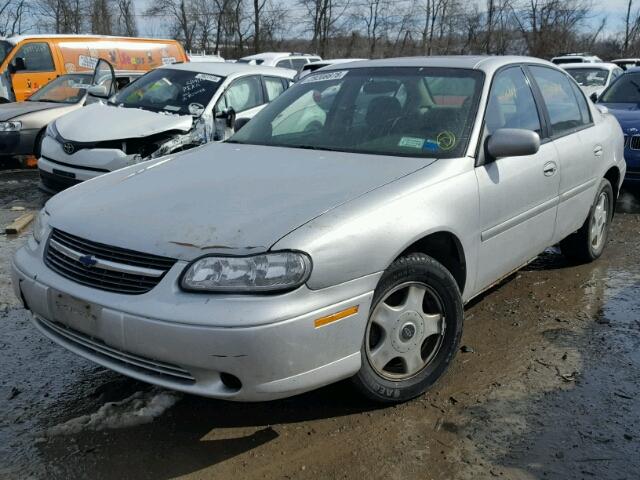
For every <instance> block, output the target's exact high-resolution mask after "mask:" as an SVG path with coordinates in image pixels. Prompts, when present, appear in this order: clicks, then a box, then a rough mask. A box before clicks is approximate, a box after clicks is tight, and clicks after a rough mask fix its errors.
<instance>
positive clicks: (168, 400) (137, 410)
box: [47, 389, 182, 436]
mask: <svg viewBox="0 0 640 480" xmlns="http://www.w3.org/2000/svg"><path fill="white" fill-rule="evenodd" d="M180 398H182V396H181V395H180V394H178V393H177V392H171V391H166V390H160V389H152V390H149V391H146V392H136V393H134V394H133V395H131V396H130V397H127V398H125V399H124V400H120V401H118V402H108V403H105V404H104V405H102V406H101V407H100V408H99V409H98V411H97V412H94V413H91V414H88V415H82V416H80V417H76V418H73V419H71V420H68V421H66V422H64V423H61V424H59V425H56V426H55V427H52V428H50V429H49V430H48V432H47V433H48V435H50V436H53V435H73V434H75V433H80V432H82V431H85V430H95V431H99V430H107V429H114V428H127V427H134V426H136V425H142V424H145V423H151V422H152V421H153V419H154V418H157V417H159V416H160V415H162V414H163V413H164V412H166V411H167V410H168V409H169V408H171V407H172V406H173V405H174V404H175V403H176V402H177V401H178V400H180Z"/></svg>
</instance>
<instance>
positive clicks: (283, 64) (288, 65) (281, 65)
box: [276, 58, 293, 68]
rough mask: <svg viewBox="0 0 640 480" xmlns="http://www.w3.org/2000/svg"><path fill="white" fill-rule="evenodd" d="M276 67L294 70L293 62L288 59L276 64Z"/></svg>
mask: <svg viewBox="0 0 640 480" xmlns="http://www.w3.org/2000/svg"><path fill="white" fill-rule="evenodd" d="M276 67H278V68H293V67H292V66H291V60H289V59H288V58H287V59H286V60H280V61H279V62H278V63H276Z"/></svg>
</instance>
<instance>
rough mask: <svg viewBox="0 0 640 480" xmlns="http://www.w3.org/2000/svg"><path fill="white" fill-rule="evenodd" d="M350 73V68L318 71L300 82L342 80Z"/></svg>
mask: <svg viewBox="0 0 640 480" xmlns="http://www.w3.org/2000/svg"><path fill="white" fill-rule="evenodd" d="M347 73H349V71H348V70H340V71H338V72H327V73H316V74H314V75H309V76H308V77H306V78H303V79H302V82H300V83H314V82H328V81H331V80H340V79H342V78H344V76H345V75H346V74H347Z"/></svg>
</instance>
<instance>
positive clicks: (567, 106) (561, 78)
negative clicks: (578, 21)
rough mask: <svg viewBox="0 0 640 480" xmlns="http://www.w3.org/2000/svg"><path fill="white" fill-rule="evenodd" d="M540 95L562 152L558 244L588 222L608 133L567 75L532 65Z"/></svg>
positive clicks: (557, 147)
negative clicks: (593, 117) (596, 120)
mask: <svg viewBox="0 0 640 480" xmlns="http://www.w3.org/2000/svg"><path fill="white" fill-rule="evenodd" d="M528 70H529V71H530V72H531V76H532V78H533V80H534V83H535V86H536V88H537V89H538V91H539V92H540V96H541V97H542V102H543V104H544V106H545V116H546V118H547V122H548V124H549V129H550V135H551V138H552V140H553V144H554V146H555V148H556V151H557V153H558V164H559V167H560V197H559V200H560V201H559V206H558V219H557V222H556V233H555V241H559V240H561V239H563V238H564V237H566V236H567V235H569V234H570V233H572V232H574V231H575V230H577V229H578V228H580V226H581V225H582V223H583V222H584V220H585V218H586V216H587V213H588V211H589V208H590V206H591V202H592V200H593V198H594V196H595V188H596V187H597V185H596V182H597V180H598V179H597V174H598V172H600V170H601V169H600V168H598V164H599V162H600V161H601V160H602V158H603V155H605V154H606V152H605V151H604V150H605V148H606V132H605V131H603V127H602V126H600V127H596V126H595V125H594V123H593V119H592V118H591V111H590V109H589V106H588V104H587V100H586V99H585V96H584V93H583V92H582V90H581V89H580V88H579V87H578V86H577V85H576V83H575V82H574V81H573V80H572V79H570V78H569V76H568V75H566V74H565V73H564V72H561V71H559V70H556V69H554V68H550V67H545V66H539V65H535V66H534V65H530V66H529V67H528Z"/></svg>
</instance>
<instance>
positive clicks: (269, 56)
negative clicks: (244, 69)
mask: <svg viewBox="0 0 640 480" xmlns="http://www.w3.org/2000/svg"><path fill="white" fill-rule="evenodd" d="M319 60H322V58H320V57H319V56H318V55H311V54H309V53H292V52H264V53H258V54H256V55H249V56H248V57H242V58H241V59H239V60H238V63H248V64H250V65H262V66H263V67H278V68H290V69H292V70H295V71H296V72H297V71H299V70H300V69H301V68H302V67H304V66H305V65H306V64H308V63H311V62H317V61H319Z"/></svg>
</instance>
